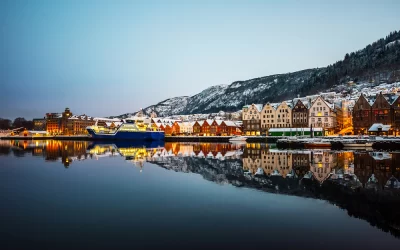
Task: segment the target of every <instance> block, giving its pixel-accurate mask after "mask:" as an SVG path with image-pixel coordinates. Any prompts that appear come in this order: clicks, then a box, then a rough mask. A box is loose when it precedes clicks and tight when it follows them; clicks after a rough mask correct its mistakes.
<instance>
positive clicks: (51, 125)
mask: <svg viewBox="0 0 400 250" xmlns="http://www.w3.org/2000/svg"><path fill="white" fill-rule="evenodd" d="M46 131H47V132H48V133H50V134H60V133H61V114H59V113H47V114H46Z"/></svg>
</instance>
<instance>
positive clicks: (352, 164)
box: [0, 140, 400, 190]
mask: <svg viewBox="0 0 400 250" xmlns="http://www.w3.org/2000/svg"><path fill="white" fill-rule="evenodd" d="M10 153H13V154H14V155H15V156H23V155H24V154H26V153H30V154H32V155H33V156H41V157H44V158H45V160H46V161H60V162H61V163H62V164H63V165H64V166H65V167H66V168H68V167H69V166H70V165H71V164H72V163H73V162H75V161H82V160H86V159H88V158H90V159H97V160H99V159H100V158H102V157H115V156H122V157H125V160H126V161H128V162H130V163H132V164H134V165H135V166H138V167H140V168H143V166H144V164H145V162H148V161H151V162H162V161H164V160H165V159H166V158H169V157H195V158H204V159H216V160H221V161H224V160H231V159H235V160H240V162H241V163H242V169H243V174H250V175H263V176H267V177H268V176H281V177H282V178H284V179H285V178H287V177H289V178H299V179H302V178H312V179H314V180H316V181H317V182H319V183H320V184H322V183H323V182H324V181H326V180H327V179H328V178H341V177H342V176H343V175H355V176H356V177H357V179H358V180H359V181H360V183H361V185H362V187H364V188H370V189H376V190H383V189H385V188H386V189H387V188H399V186H400V185H399V182H398V180H399V178H400V153H397V152H367V151H358V152H352V151H338V152H335V151H330V150H278V149H274V148H271V147H270V146H269V145H266V144H259V143H247V144H229V143H174V142H171V143H170V142H168V143H165V144H163V145H155V146H154V145H130V144H129V143H128V144H124V145H119V144H118V143H103V144H102V143H94V142H87V141H56V140H48V141H21V140H14V141H4V140H2V141H0V154H5V155H6V154H10Z"/></svg>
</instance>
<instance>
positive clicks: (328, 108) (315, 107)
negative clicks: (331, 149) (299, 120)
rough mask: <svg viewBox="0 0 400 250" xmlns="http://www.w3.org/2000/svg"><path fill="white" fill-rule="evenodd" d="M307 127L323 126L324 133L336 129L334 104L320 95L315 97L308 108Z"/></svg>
mask: <svg viewBox="0 0 400 250" xmlns="http://www.w3.org/2000/svg"><path fill="white" fill-rule="evenodd" d="M308 114H309V122H308V125H309V127H311V126H312V127H314V128H323V129H324V131H325V134H333V133H334V132H335V129H336V113H335V111H334V105H333V104H331V103H328V102H327V101H325V100H324V99H322V97H321V96H319V97H317V99H315V100H314V102H313V103H312V104H311V107H310V109H309V112H308Z"/></svg>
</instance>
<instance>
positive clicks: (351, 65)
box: [119, 31, 400, 117]
mask: <svg viewBox="0 0 400 250" xmlns="http://www.w3.org/2000/svg"><path fill="white" fill-rule="evenodd" d="M349 81H353V82H355V83H357V82H368V81H369V82H388V83H391V82H395V81H400V32H399V31H395V32H391V33H390V34H389V35H388V36H386V38H381V39H379V40H378V41H376V42H374V43H372V44H369V45H367V46H366V47H365V48H364V49H361V50H359V51H356V52H351V53H350V54H346V55H345V56H344V59H343V60H340V61H338V62H336V63H334V64H332V65H328V66H327V67H324V68H314V69H306V70H301V71H297V72H293V73H286V74H278V75H271V76H265V77H260V78H254V79H250V80H246V81H236V82H233V83H231V84H230V85H217V86H212V87H210V88H207V89H205V90H203V91H202V92H200V93H199V94H196V95H194V96H190V97H188V96H182V97H174V98H170V99H167V100H164V101H162V102H159V103H157V104H155V105H151V106H149V107H147V108H145V109H143V110H144V112H145V113H146V114H150V113H151V112H152V111H153V110H154V111H155V112H156V113H157V115H158V116H170V115H177V114H195V113H212V112H218V111H220V110H223V111H237V110H239V109H241V108H242V106H243V105H244V104H245V102H247V103H267V102H278V101H282V100H286V99H291V98H294V97H297V95H300V96H305V95H309V94H317V93H318V92H320V91H326V90H328V89H331V88H332V87H334V86H336V85H339V84H344V83H347V82H349ZM134 114H135V113H130V114H124V115H121V116H119V117H123V116H125V117H126V116H129V115H134Z"/></svg>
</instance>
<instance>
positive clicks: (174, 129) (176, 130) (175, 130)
mask: <svg viewBox="0 0 400 250" xmlns="http://www.w3.org/2000/svg"><path fill="white" fill-rule="evenodd" d="M180 133H181V128H180V125H179V122H174V124H172V134H173V135H179V134H180Z"/></svg>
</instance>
